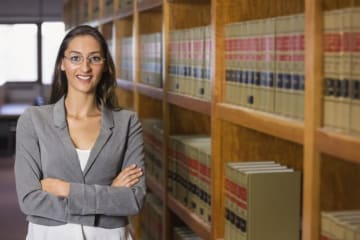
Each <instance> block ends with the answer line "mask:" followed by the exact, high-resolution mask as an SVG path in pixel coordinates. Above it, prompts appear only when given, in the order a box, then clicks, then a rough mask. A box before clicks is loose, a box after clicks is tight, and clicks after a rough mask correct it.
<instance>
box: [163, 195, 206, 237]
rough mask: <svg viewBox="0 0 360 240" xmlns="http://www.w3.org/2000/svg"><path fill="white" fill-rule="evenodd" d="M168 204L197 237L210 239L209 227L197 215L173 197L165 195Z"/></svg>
mask: <svg viewBox="0 0 360 240" xmlns="http://www.w3.org/2000/svg"><path fill="white" fill-rule="evenodd" d="M167 198H168V206H169V208H170V210H171V211H173V212H174V213H175V214H176V215H177V216H178V217H180V218H181V220H183V221H184V222H185V223H186V225H188V226H189V227H190V228H191V229H192V230H193V231H194V232H195V233H196V234H197V235H198V236H199V237H201V238H203V239H211V228H210V226H209V225H208V224H206V223H205V222H204V221H203V220H202V219H200V218H199V217H198V216H197V215H195V214H194V213H192V212H191V211H190V210H189V209H188V208H186V207H185V206H183V205H182V204H181V203H179V202H178V201H177V200H176V199H175V198H174V197H172V196H170V195H169V194H168V195H167Z"/></svg>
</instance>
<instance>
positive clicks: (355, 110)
mask: <svg viewBox="0 0 360 240" xmlns="http://www.w3.org/2000/svg"><path fill="white" fill-rule="evenodd" d="M351 18H352V19H351V23H352V31H351V32H352V34H351V36H352V37H351V38H352V46H353V48H352V52H351V71H352V72H351V81H350V92H351V103H350V131H351V132H352V133H356V134H360V121H359V119H360V39H359V38H360V8H353V9H352V15H351Z"/></svg>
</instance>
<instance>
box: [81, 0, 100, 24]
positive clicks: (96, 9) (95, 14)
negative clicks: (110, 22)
mask: <svg viewBox="0 0 360 240" xmlns="http://www.w3.org/2000/svg"><path fill="white" fill-rule="evenodd" d="M82 2H86V1H82ZM91 16H92V19H91V20H98V19H99V17H100V1H91Z"/></svg>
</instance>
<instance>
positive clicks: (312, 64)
mask: <svg viewBox="0 0 360 240" xmlns="http://www.w3.org/2000/svg"><path fill="white" fill-rule="evenodd" d="M322 3H323V1H322V0H315V1H314V0H305V43H306V48H305V78H306V80H305V82H306V86H305V128H304V136H305V137H304V160H303V168H304V169H303V176H304V177H303V190H302V192H303V206H302V207H303V209H302V230H303V231H302V239H303V240H318V239H319V238H320V209H321V208H320V184H321V183H320V173H321V169H320V167H321V165H320V154H319V152H318V151H316V149H315V133H316V129H317V128H319V126H320V124H321V118H322V111H321V109H322V106H321V103H322V97H321V96H322V79H323V55H322V53H323V48H322V36H323V25H322V23H323V15H322Z"/></svg>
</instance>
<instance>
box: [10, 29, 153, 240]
mask: <svg viewBox="0 0 360 240" xmlns="http://www.w3.org/2000/svg"><path fill="white" fill-rule="evenodd" d="M115 86H116V82H115V69H114V63H113V60H112V58H111V55H110V52H109V50H108V47H107V44H106V41H105V39H104V37H103V36H102V35H101V34H100V32H99V31H98V30H97V29H96V28H93V27H90V26H78V27H75V28H74V29H72V30H71V31H70V32H69V33H68V34H67V35H66V36H65V38H64V40H63V41H62V43H61V45H60V49H59V51H58V55H57V58H56V62H55V73H54V81H53V85H52V93H51V100H50V101H51V104H50V105H46V106H41V107H31V108H29V109H28V110H27V111H26V112H25V113H24V114H23V115H22V116H21V117H20V118H19V121H18V125H17V137H16V141H17V143H16V144H17V145H16V160H15V178H16V186H17V194H18V199H19V203H20V207H21V209H22V211H23V212H24V213H25V214H26V215H27V220H28V221H29V228H28V235H27V240H35V239H36V240H46V239H51V240H57V239H76V240H83V239H88V240H91V239H106V240H112V239H114V240H115V239H116V240H120V239H125V240H129V239H132V237H131V235H130V234H129V230H128V227H127V225H128V218H127V216H129V215H134V214H137V213H138V212H139V211H140V210H141V208H142V206H143V202H144V197H145V194H146V189H145V176H144V173H143V169H144V154H143V137H142V127H141V125H140V122H139V120H138V118H137V116H136V115H135V113H134V112H130V111H126V110H122V109H119V108H118V106H117V101H116V97H115V91H114V90H115Z"/></svg>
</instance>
